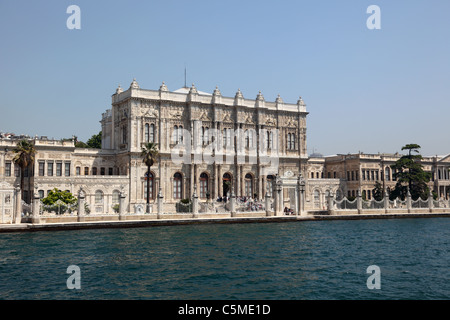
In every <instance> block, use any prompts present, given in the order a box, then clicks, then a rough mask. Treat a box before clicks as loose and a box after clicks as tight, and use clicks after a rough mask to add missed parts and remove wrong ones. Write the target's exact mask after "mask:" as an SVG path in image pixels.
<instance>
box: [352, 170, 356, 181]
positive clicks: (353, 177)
mask: <svg viewBox="0 0 450 320" xmlns="http://www.w3.org/2000/svg"><path fill="white" fill-rule="evenodd" d="M353 180H355V171H352V181H353Z"/></svg>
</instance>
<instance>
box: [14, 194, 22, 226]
mask: <svg viewBox="0 0 450 320" xmlns="http://www.w3.org/2000/svg"><path fill="white" fill-rule="evenodd" d="M14 192H15V195H14V196H15V200H16V202H15V205H14V222H15V223H16V224H19V223H21V222H22V192H21V191H20V187H16V188H15V189H14Z"/></svg>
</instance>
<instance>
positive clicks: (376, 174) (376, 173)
mask: <svg viewBox="0 0 450 320" xmlns="http://www.w3.org/2000/svg"><path fill="white" fill-rule="evenodd" d="M375 180H376V181H378V170H377V171H375Z"/></svg>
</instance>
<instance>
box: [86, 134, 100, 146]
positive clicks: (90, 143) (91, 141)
mask: <svg viewBox="0 0 450 320" xmlns="http://www.w3.org/2000/svg"><path fill="white" fill-rule="evenodd" d="M86 144H87V146H88V148H94V149H101V148H102V132H101V131H100V132H99V133H98V134H94V135H93V136H92V137H91V138H90V139H89V140H88V141H87V143H86Z"/></svg>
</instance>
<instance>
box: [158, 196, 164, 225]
mask: <svg viewBox="0 0 450 320" xmlns="http://www.w3.org/2000/svg"><path fill="white" fill-rule="evenodd" d="M163 199H164V197H163V195H162V191H161V188H159V192H158V212H157V218H158V219H161V215H162V213H163Z"/></svg>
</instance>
